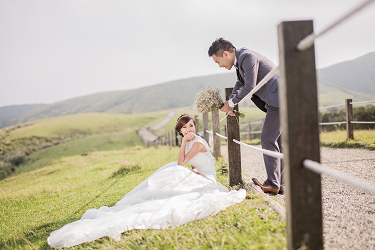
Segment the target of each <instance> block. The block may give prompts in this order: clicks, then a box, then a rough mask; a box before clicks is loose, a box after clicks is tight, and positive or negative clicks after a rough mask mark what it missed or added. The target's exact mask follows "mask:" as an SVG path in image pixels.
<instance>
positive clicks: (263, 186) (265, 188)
mask: <svg viewBox="0 0 375 250" xmlns="http://www.w3.org/2000/svg"><path fill="white" fill-rule="evenodd" d="M252 180H253V182H254V183H255V184H256V185H258V186H259V187H260V188H261V189H262V190H263V191H264V192H265V193H274V194H278V193H279V190H278V189H274V188H272V187H271V186H270V185H268V184H267V183H266V182H264V183H263V184H261V183H260V182H259V181H258V180H257V179H256V178H253V179H252Z"/></svg>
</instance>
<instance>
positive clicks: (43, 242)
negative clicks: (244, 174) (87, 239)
mask: <svg viewBox="0 0 375 250" xmlns="http://www.w3.org/2000/svg"><path fill="white" fill-rule="evenodd" d="M140 169H141V167H140V166H139V165H138V164H137V165H131V166H130V167H129V166H128V167H127V168H125V170H124V168H123V167H121V168H120V169H119V170H118V171H117V172H115V173H114V174H113V176H112V177H110V178H114V177H117V179H116V180H115V181H113V182H112V183H111V185H109V186H108V187H107V188H106V189H104V190H103V191H102V192H101V193H100V194H98V195H96V196H95V197H93V198H92V199H91V200H90V201H88V202H86V203H85V204H84V205H82V206H81V207H80V208H78V209H77V210H76V211H74V212H73V213H72V214H71V215H69V216H67V218H65V219H64V220H61V221H55V222H51V223H46V224H43V225H40V226H38V227H36V228H30V229H27V230H26V231H25V232H24V233H23V235H22V236H21V237H19V238H16V239H9V240H2V241H0V249H13V248H17V247H22V246H27V245H33V246H35V245H38V249H53V248H51V247H50V246H49V245H48V243H47V238H48V236H49V235H50V233H51V232H53V231H54V230H57V229H59V228H61V227H63V226H65V225H66V224H68V223H71V222H74V221H77V220H79V219H80V218H81V216H80V215H77V214H79V212H81V211H82V210H87V209H88V206H89V204H90V203H92V202H93V201H95V200H96V199H98V198H99V197H101V196H102V195H103V194H104V193H106V192H107V191H108V190H109V189H110V188H111V187H112V186H114V185H115V184H116V183H117V182H118V181H120V180H121V179H122V177H124V176H125V175H126V174H127V173H130V172H131V174H135V173H137V174H138V173H141V171H137V170H140ZM142 172H148V171H142ZM115 204H116V203H115V202H114V203H111V204H106V205H107V206H108V207H112V206H114V205H115ZM38 242H39V243H38Z"/></svg>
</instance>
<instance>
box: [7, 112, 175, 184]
mask: <svg viewBox="0 0 375 250" xmlns="http://www.w3.org/2000/svg"><path fill="white" fill-rule="evenodd" d="M167 113H168V111H160V112H153V113H147V114H135V115H130V114H104V113H102V114H100V113H94V114H92V113H91V114H74V115H68V116H59V117H54V118H49V119H42V120H38V121H34V122H30V123H26V124H23V125H16V126H13V127H7V128H4V129H0V179H3V178H4V177H7V176H9V175H12V174H18V173H22V172H27V171H31V170H34V169H37V168H40V167H44V166H47V165H48V164H50V163H51V162H52V161H53V160H57V159H60V158H61V157H65V156H72V155H81V154H87V153H90V152H95V151H106V150H117V149H123V148H125V147H129V146H137V145H144V144H143V142H142V141H141V140H140V139H139V137H138V135H137V133H136V130H137V129H140V128H142V127H148V126H152V125H155V124H156V123H158V122H159V121H161V120H162V119H164V117H165V116H166V115H167Z"/></svg>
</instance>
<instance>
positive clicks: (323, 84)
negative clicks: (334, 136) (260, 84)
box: [0, 52, 375, 128]
mask: <svg viewBox="0 0 375 250" xmlns="http://www.w3.org/2000/svg"><path fill="white" fill-rule="evenodd" d="M317 75H318V81H319V85H318V91H319V105H320V106H326V105H333V104H341V103H344V99H346V98H352V99H353V100H356V101H363V100H371V99H374V98H375V87H374V86H375V85H374V81H375V52H372V53H369V54H367V55H364V56H362V57H359V58H357V59H355V60H351V61H347V62H343V63H339V64H336V65H333V66H331V67H328V68H324V69H320V70H318V71H317ZM235 81H236V75H235V73H234V72H231V73H224V74H216V75H209V76H200V77H192V78H188V79H181V80H176V81H171V82H166V83H161V84H157V85H153V86H148V87H143V88H139V89H133V90H123V91H112V92H104V93H97V94H92V95H88V96H82V97H76V98H73V99H69V100H66V101H62V102H58V103H54V104H50V105H42V106H38V107H35V108H33V109H31V110H29V111H27V112H18V113H17V111H16V110H15V109H13V112H15V113H14V114H17V115H13V116H8V117H5V118H1V110H2V109H4V108H6V107H3V108H0V128H1V127H5V126H9V125H12V124H20V123H25V122H29V121H34V120H38V119H44V118H49V117H55V116H61V115H68V114H77V113H111V114H137V113H146V112H153V111H159V110H166V109H171V108H178V107H186V106H191V105H192V103H193V101H194V98H195V95H196V93H197V92H198V91H199V90H200V89H204V88H206V87H207V86H210V87H218V88H220V89H222V93H224V88H226V87H233V86H234V83H235ZM242 106H254V105H253V104H252V102H251V101H248V102H245V103H244V104H243V105H242ZM15 108H16V107H15Z"/></svg>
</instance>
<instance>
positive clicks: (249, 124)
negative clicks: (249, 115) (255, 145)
mask: <svg viewBox="0 0 375 250" xmlns="http://www.w3.org/2000/svg"><path fill="white" fill-rule="evenodd" d="M248 126H249V140H250V141H251V122H249V123H248Z"/></svg>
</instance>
